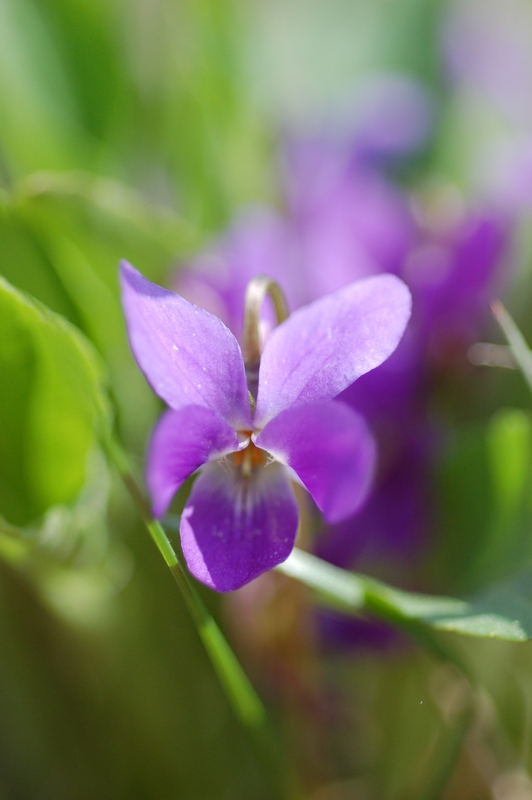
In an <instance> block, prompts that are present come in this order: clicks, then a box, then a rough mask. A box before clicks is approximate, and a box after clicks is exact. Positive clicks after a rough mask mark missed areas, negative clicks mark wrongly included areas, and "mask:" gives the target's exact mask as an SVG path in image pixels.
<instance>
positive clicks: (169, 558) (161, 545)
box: [106, 437, 266, 731]
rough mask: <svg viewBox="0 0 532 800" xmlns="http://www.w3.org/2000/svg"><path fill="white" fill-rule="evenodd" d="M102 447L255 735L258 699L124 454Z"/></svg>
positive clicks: (261, 712) (111, 444)
mask: <svg viewBox="0 0 532 800" xmlns="http://www.w3.org/2000/svg"><path fill="white" fill-rule="evenodd" d="M106 446H107V450H108V452H109V455H110V457H111V459H112V461H113V462H114V464H115V466H116V468H117V469H118V471H119V473H120V475H121V477H122V479H123V481H124V483H125V485H126V487H127V488H128V490H129V492H130V494H131V496H132V498H133V500H134V501H135V504H136V506H137V508H138V510H139V512H140V515H141V517H142V519H143V521H144V524H145V525H146V528H147V529H148V531H149V533H150V535H151V537H152V539H153V541H154V542H155V544H156V546H157V548H158V550H159V552H160V553H161V555H162V557H163V558H164V560H165V562H166V564H167V565H168V567H169V568H170V570H171V572H172V575H173V576H174V579H175V581H176V583H177V585H178V586H179V589H180V590H181V593H182V595H183V597H184V599H185V602H186V604H187V607H188V610H189V612H190V615H191V617H192V619H193V621H194V624H195V626H196V628H197V630H198V633H199V635H200V638H201V640H202V642H203V644H204V646H205V649H206V651H207V654H208V656H209V658H210V660H211V663H212V665H213V667H214V669H215V671H216V674H217V675H218V678H219V680H220V683H221V684H222V687H223V689H224V691H225V693H226V695H227V697H228V700H229V702H230V703H231V706H232V708H233V710H234V712H235V714H236V716H237V717H238V719H239V720H240V721H241V722H242V723H243V724H244V725H245V726H246V727H247V728H250V729H253V730H256V731H258V730H260V729H264V728H265V726H266V711H265V708H264V706H263V704H262V702H261V700H260V698H259V696H258V695H257V693H256V692H255V689H254V688H253V686H252V685H251V683H250V681H249V679H248V677H247V675H246V674H245V672H244V670H243V669H242V667H241V665H240V663H239V661H238V660H237V658H236V656H235V655H234V653H233V651H232V650H231V648H230V646H229V644H228V643H227V641H226V639H225V638H224V636H223V634H222V632H221V631H220V629H219V627H218V625H217V624H216V622H215V621H214V619H213V617H212V616H211V614H210V613H209V611H208V610H207V608H206V607H205V605H204V603H203V602H202V600H201V598H200V597H199V595H198V593H197V591H196V589H195V588H194V586H193V584H192V581H191V580H190V578H189V577H188V575H187V573H186V572H185V570H184V569H183V566H182V564H181V562H180V561H179V559H178V557H177V554H176V552H175V550H174V548H173V547H172V544H171V542H170V540H169V539H168V537H167V535H166V533H165V532H164V530H163V528H162V526H161V524H160V523H159V522H158V521H157V520H156V519H154V517H153V515H152V513H151V511H150V508H149V506H148V504H147V502H146V500H145V498H144V495H143V494H142V492H141V491H140V489H139V487H138V485H137V483H136V481H135V479H134V478H133V475H132V473H131V470H130V468H129V464H128V461H127V457H126V455H125V453H124V451H123V450H122V448H121V447H120V445H119V444H118V443H117V442H116V440H114V439H113V438H112V437H109V438H108V440H107V442H106Z"/></svg>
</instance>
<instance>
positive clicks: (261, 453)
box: [233, 431, 268, 478]
mask: <svg viewBox="0 0 532 800" xmlns="http://www.w3.org/2000/svg"><path fill="white" fill-rule="evenodd" d="M243 433H244V434H245V435H246V436H249V437H250V439H249V444H248V445H247V446H246V447H244V449H243V450H239V451H238V452H237V453H233V463H234V465H235V467H240V469H241V470H242V475H243V476H244V478H249V476H250V475H251V473H252V472H253V470H254V469H255V467H264V466H265V464H266V463H267V460H268V454H267V453H266V451H265V450H261V449H260V447H257V446H256V445H255V444H254V443H253V442H252V441H251V433H252V431H243Z"/></svg>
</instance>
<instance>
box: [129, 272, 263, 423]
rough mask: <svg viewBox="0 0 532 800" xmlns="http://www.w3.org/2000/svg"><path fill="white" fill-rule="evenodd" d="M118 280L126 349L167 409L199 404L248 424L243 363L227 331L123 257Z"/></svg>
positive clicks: (234, 342) (235, 421)
mask: <svg viewBox="0 0 532 800" xmlns="http://www.w3.org/2000/svg"><path fill="white" fill-rule="evenodd" d="M120 279H121V284H122V299H123V307H124V313H125V317H126V322H127V329H128V335H129V341H130V344H131V349H132V351H133V354H134V356H135V358H136V360H137V363H138V365H139V366H140V368H141V370H142V371H143V373H144V375H145V376H146V379H147V380H148V382H149V383H150V385H151V387H152V388H153V390H154V392H156V394H158V395H159V397H161V398H162V399H163V400H164V401H165V402H166V403H168V405H169V406H170V407H171V408H174V409H178V408H182V407H183V406H189V405H198V406H204V407H205V408H211V409H213V410H214V411H217V412H218V413H219V414H220V415H221V416H222V417H223V418H224V419H226V420H227V421H228V422H229V423H230V424H231V425H233V426H234V427H237V428H238V427H242V428H249V426H250V410H249V399H248V391H247V385H246V376H245V372H244V362H243V359H242V353H241V351H240V347H239V346H238V342H237V341H236V339H235V337H234V336H233V334H232V333H231V331H230V330H229V329H228V328H226V327H225V325H224V324H223V322H221V321H220V320H219V319H218V318H217V317H215V316H213V315H212V314H209V313H208V312H207V311H204V310H203V309H201V308H197V306H195V305H193V304H192V303H189V302H187V300H184V299H183V298H182V297H180V296H179V295H177V294H175V293H174V292H169V291H168V290H167V289H163V288H161V287H160V286H157V285H156V284H154V283H151V282H150V281H148V280H147V279H146V278H144V277H143V276H142V275H141V274H140V272H137V270H136V269H134V268H133V267H132V266H131V265H130V264H128V263H127V262H125V261H123V262H122V264H121V267H120Z"/></svg>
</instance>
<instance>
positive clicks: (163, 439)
mask: <svg viewBox="0 0 532 800" xmlns="http://www.w3.org/2000/svg"><path fill="white" fill-rule="evenodd" d="M238 449H239V443H238V437H237V435H236V433H235V431H234V430H233V428H232V427H231V426H230V425H229V424H228V423H227V422H226V421H225V420H224V419H222V417H220V415H219V414H217V413H216V412H215V411H211V409H210V408H205V407H204V406H185V407H184V408H180V409H179V411H173V410H170V411H167V412H166V413H165V414H163V416H162V417H161V419H160V420H159V422H158V423H157V425H156V427H155V429H154V431H153V434H152V437H151V441H150V447H149V452H148V463H147V467H146V483H147V485H148V489H149V491H150V495H151V499H152V503H153V513H154V515H155V516H156V517H162V515H163V514H164V513H165V512H166V510H167V508H168V506H169V505H170V501H171V499H172V497H173V496H174V494H175V493H176V491H177V490H178V489H179V487H180V486H181V484H182V483H183V481H185V480H186V479H187V478H188V477H189V476H190V475H192V473H193V472H195V471H196V470H197V469H198V468H199V467H201V465H202V464H205V463H206V462H207V461H211V460H212V459H214V458H220V457H221V456H223V455H225V454H227V453H231V452H234V451H235V450H238Z"/></svg>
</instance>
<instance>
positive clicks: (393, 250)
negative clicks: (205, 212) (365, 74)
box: [174, 86, 426, 337]
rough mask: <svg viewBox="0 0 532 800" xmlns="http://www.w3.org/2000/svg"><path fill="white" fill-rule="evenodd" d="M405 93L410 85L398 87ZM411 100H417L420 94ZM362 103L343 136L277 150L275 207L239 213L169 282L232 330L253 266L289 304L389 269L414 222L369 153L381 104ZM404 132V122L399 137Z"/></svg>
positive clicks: (401, 256) (396, 264)
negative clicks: (278, 201)
mask: <svg viewBox="0 0 532 800" xmlns="http://www.w3.org/2000/svg"><path fill="white" fill-rule="evenodd" d="M403 93H404V94H410V95H413V94H415V90H414V88H413V87H410V92H408V91H407V89H406V87H405V86H403ZM383 94H385V93H384V92H383ZM386 96H387V94H386ZM411 101H412V105H413V104H414V101H413V97H411ZM417 105H418V106H423V101H422V100H421V99H419V98H418V103H417ZM366 106H367V110H366V112H365V116H364V117H363V118H362V119H361V120H359V123H360V127H359V129H358V131H357V134H356V135H354V136H352V137H351V138H348V137H343V138H341V139H340V140H338V138H330V137H327V136H325V135H315V136H308V137H306V138H304V139H297V140H296V139H292V140H291V141H289V142H288V143H287V144H286V146H285V148H284V152H283V156H282V158H281V162H282V196H283V201H284V211H283V213H280V212H276V211H273V210H271V209H266V208H255V209H251V210H247V211H245V212H243V213H241V215H240V216H239V217H238V219H237V220H236V222H234V223H233V225H232V226H231V227H230V228H229V230H228V231H227V232H225V233H224V234H223V235H222V236H221V237H219V238H218V239H217V240H216V241H214V242H213V243H212V244H211V246H210V247H209V248H208V249H207V250H206V251H204V252H203V253H200V254H199V255H198V256H197V257H196V258H194V259H193V260H191V261H190V262H189V263H188V264H185V265H182V266H181V268H180V270H179V272H178V273H177V275H176V278H175V284H174V285H175V289H176V291H178V292H179V293H180V294H182V295H183V296H185V297H187V298H188V299H189V300H191V301H192V302H197V303H198V304H199V305H201V306H202V307H203V308H206V309H208V310H209V311H211V312H212V313H215V314H217V315H218V316H220V318H221V319H223V321H224V322H225V323H226V324H227V325H228V326H229V327H230V328H231V330H232V331H233V332H234V333H235V335H236V336H237V337H238V336H239V335H240V333H241V330H242V309H243V300H244V292H245V287H246V286H247V284H248V282H249V280H250V279H251V278H252V277H253V276H254V275H258V274H266V275H269V276H270V277H272V278H273V279H274V280H277V281H280V282H281V283H282V285H283V289H284V291H285V293H286V295H287V298H288V302H289V305H290V307H291V308H298V307H299V306H301V305H304V304H305V303H309V302H311V301H313V300H315V299H316V298H318V297H321V296H322V295H324V294H327V293H329V292H332V291H336V290H337V289H339V288H341V287H342V286H345V285H347V284H348V283H350V282H352V281H353V280H358V279H359V278H364V277H367V276H370V275H376V274H379V273H382V272H392V273H397V272H398V271H399V269H400V266H401V264H402V263H403V262H404V260H405V258H406V257H407V254H408V252H409V251H410V249H411V248H412V246H413V244H414V242H415V237H416V226H415V221H414V219H413V217H412V213H411V210H410V208H409V204H408V200H407V198H406V197H405V196H404V194H403V193H402V192H401V191H399V190H398V189H397V188H395V187H394V186H393V185H392V183H391V182H390V181H389V180H388V179H387V178H386V177H385V176H384V174H383V172H382V170H381V169H380V167H379V166H378V165H377V164H376V163H375V159H374V155H375V153H382V152H385V151H386V152H389V150H387V149H386V145H385V143H384V141H382V140H383V138H385V132H384V131H383V130H382V129H381V127H380V126H381V124H383V121H384V119H383V118H386V114H385V109H384V107H383V106H384V103H383V105H382V106H381V104H380V103H379V104H374V105H373V107H372V108H371V109H370V108H369V102H368V103H366ZM418 110H419V112H420V114H421V110H420V109H418ZM390 115H391V116H392V117H393V118H394V121H395V122H397V120H395V116H396V115H398V108H397V106H396V107H395V112H394V110H393V109H391V110H390V108H389V104H388V116H390ZM413 116H414V114H413ZM425 116H426V115H424V117H423V118H425ZM388 121H389V120H388ZM400 127H401V126H400V125H398V124H397V125H396V127H395V130H396V131H397V130H398V128H400ZM379 131H381V137H380V139H379ZM417 135H421V131H418V134H417ZM409 136H410V134H409V133H408V132H407V131H405V132H404V135H403V138H404V139H405V142H404V143H403V144H405V143H406V141H407V140H408V138H409ZM398 147H399V144H398V143H396V149H397V148H398ZM372 148H373V149H372ZM389 149H391V150H393V147H391V145H390V148H389Z"/></svg>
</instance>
